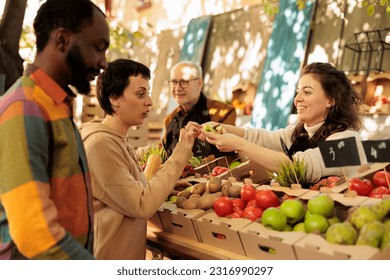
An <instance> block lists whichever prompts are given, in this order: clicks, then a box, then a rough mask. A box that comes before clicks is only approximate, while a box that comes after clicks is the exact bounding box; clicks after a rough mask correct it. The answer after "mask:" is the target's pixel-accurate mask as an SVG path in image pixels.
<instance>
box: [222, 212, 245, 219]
mask: <svg viewBox="0 0 390 280" xmlns="http://www.w3.org/2000/svg"><path fill="white" fill-rule="evenodd" d="M225 217H226V218H242V213H241V214H240V213H238V212H233V213H230V214H227V215H226V216H225Z"/></svg>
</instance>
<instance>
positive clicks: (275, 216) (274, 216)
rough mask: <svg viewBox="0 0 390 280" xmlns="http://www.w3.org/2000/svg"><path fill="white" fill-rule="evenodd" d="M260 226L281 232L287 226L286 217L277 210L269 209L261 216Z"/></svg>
mask: <svg viewBox="0 0 390 280" xmlns="http://www.w3.org/2000/svg"><path fill="white" fill-rule="evenodd" d="M261 224H262V225H263V226H265V227H267V228H271V229H274V230H278V231H283V229H284V228H285V226H286V224H287V218H286V215H285V214H284V213H283V212H282V211H280V209H279V208H275V207H269V208H267V209H265V210H264V212H263V215H262V216H261Z"/></svg>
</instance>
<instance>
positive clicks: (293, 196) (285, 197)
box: [282, 194, 296, 202]
mask: <svg viewBox="0 0 390 280" xmlns="http://www.w3.org/2000/svg"><path fill="white" fill-rule="evenodd" d="M295 198H296V196H295V195H288V194H285V195H283V197H282V202H283V201H286V200H287V199H295Z"/></svg>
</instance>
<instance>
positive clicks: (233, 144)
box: [199, 130, 243, 152]
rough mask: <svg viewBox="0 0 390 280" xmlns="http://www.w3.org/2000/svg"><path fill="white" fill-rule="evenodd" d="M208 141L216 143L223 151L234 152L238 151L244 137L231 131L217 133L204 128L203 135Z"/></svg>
mask: <svg viewBox="0 0 390 280" xmlns="http://www.w3.org/2000/svg"><path fill="white" fill-rule="evenodd" d="M201 137H204V138H205V140H206V141H207V142H209V143H210V144H213V145H215V146H216V147H217V148H218V150H220V151H221V152H234V151H238V150H239V147H240V145H241V144H242V141H243V139H242V138H241V137H238V136H236V135H234V134H230V133H223V134H219V133H215V132H208V131H205V130H203V132H202V135H201V136H200V137H199V139H201Z"/></svg>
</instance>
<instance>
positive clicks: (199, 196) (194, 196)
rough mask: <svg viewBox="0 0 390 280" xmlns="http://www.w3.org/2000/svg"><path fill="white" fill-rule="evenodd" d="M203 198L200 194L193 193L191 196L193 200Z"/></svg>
mask: <svg viewBox="0 0 390 280" xmlns="http://www.w3.org/2000/svg"><path fill="white" fill-rule="evenodd" d="M201 197H202V195H200V194H198V193H193V194H191V195H190V199H191V198H201Z"/></svg>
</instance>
